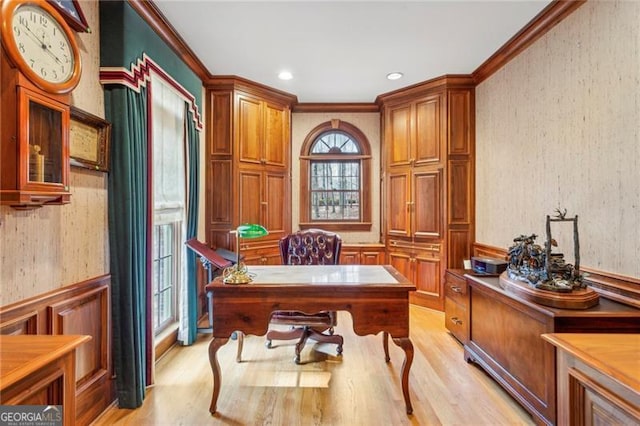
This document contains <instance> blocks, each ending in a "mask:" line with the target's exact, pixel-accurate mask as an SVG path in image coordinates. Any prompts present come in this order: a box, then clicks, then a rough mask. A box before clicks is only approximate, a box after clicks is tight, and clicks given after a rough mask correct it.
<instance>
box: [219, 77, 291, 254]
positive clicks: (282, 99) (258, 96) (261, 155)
mask: <svg viewBox="0 0 640 426" xmlns="http://www.w3.org/2000/svg"><path fill="white" fill-rule="evenodd" d="M206 93H207V95H206V96H207V99H206V103H207V105H206V110H207V122H206V125H207V129H208V132H207V143H206V145H207V158H208V161H207V181H206V200H207V201H206V221H207V225H206V226H207V239H208V244H209V245H210V246H211V247H212V248H214V249H215V248H225V249H229V250H235V237H234V235H232V234H230V232H229V231H231V230H233V229H235V228H236V227H237V226H238V225H240V224H243V223H258V224H260V225H262V226H264V227H265V228H266V229H267V230H268V231H269V235H268V236H266V237H263V238H258V239H251V240H242V241H241V242H240V249H241V252H242V253H243V254H244V256H245V262H246V263H248V264H275V263H279V261H280V260H279V259H280V258H279V254H278V251H277V244H278V240H279V239H280V238H282V237H283V236H285V235H287V234H289V233H290V232H291V211H290V208H288V207H287V206H290V205H291V105H292V103H293V102H294V101H295V97H294V96H292V95H289V94H286V93H283V92H279V91H277V90H274V89H269V88H267V87H265V86H262V85H259V84H257V83H253V82H250V81H248V80H244V79H241V78H236V77H224V78H212V79H211V80H210V81H209V82H208V83H207V85H206Z"/></svg>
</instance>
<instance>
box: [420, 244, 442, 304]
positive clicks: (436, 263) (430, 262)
mask: <svg viewBox="0 0 640 426" xmlns="http://www.w3.org/2000/svg"><path fill="white" fill-rule="evenodd" d="M413 263H414V268H415V279H414V281H413V282H414V284H415V285H416V293H415V294H416V296H417V298H419V300H420V305H421V306H426V307H428V308H432V309H438V310H440V311H441V310H442V309H443V308H444V294H443V291H442V281H441V278H440V275H441V274H440V258H439V257H438V256H434V255H433V254H431V253H429V252H420V253H417V254H416V256H415V257H414V262H413Z"/></svg>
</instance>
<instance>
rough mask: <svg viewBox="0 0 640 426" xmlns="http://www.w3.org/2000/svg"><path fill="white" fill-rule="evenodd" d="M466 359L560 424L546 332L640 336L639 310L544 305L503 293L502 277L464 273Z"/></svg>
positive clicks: (603, 304)
mask: <svg viewBox="0 0 640 426" xmlns="http://www.w3.org/2000/svg"><path fill="white" fill-rule="evenodd" d="M465 280H466V282H467V285H468V288H467V291H468V294H467V297H468V309H469V312H468V315H469V330H468V340H467V341H466V343H465V344H464V354H465V359H466V360H467V361H469V362H475V363H477V364H478V365H480V366H481V367H482V368H483V369H484V370H485V371H486V372H487V373H488V374H489V375H491V376H492V377H493V378H494V379H495V380H496V381H497V382H498V383H499V384H500V385H501V386H502V387H503V388H504V389H505V390H506V391H507V392H509V393H510V394H511V395H512V396H513V397H514V398H515V399H516V400H517V401H518V402H519V403H520V404H521V405H522V406H523V407H524V408H525V409H526V410H527V411H529V412H530V413H531V415H532V416H533V417H534V420H535V421H536V422H537V423H540V424H556V420H557V407H556V394H557V386H556V354H555V348H554V347H553V345H551V344H549V343H548V342H545V341H544V340H543V339H542V337H541V335H542V334H545V333H640V309H637V308H634V307H631V306H626V305H623V304H620V303H617V302H613V301H611V300H607V299H604V298H602V297H601V298H600V303H599V304H598V305H597V306H594V307H592V308H589V309H584V310H568V309H556V308H550V307H546V306H541V305H538V304H535V303H531V302H528V301H526V300H524V299H521V298H518V297H517V296H516V295H513V294H511V293H508V292H506V291H504V290H503V289H502V288H501V287H500V285H499V278H497V277H496V278H487V277H475V276H471V275H468V274H467V275H465Z"/></svg>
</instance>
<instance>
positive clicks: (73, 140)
mask: <svg viewBox="0 0 640 426" xmlns="http://www.w3.org/2000/svg"><path fill="white" fill-rule="evenodd" d="M110 144H111V123H109V122H108V121H105V120H103V119H102V118H100V117H97V116H95V115H93V114H89V113H88V112H85V111H82V110H81V109H79V108H76V107H73V106H72V107H71V124H70V126H69V156H70V157H71V159H70V162H71V165H72V166H76V167H84V168H87V169H91V170H98V171H102V172H108V171H109V148H110Z"/></svg>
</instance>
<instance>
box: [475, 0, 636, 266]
mask: <svg viewBox="0 0 640 426" xmlns="http://www.w3.org/2000/svg"><path fill="white" fill-rule="evenodd" d="M639 23H640V2H635V1H634V2H631V1H627V2H619V1H603V2H600V1H589V2H587V3H586V4H584V5H583V6H581V7H580V8H579V9H578V10H577V11H576V12H574V13H573V14H572V15H570V16H569V17H568V18H567V19H565V20H564V21H563V22H561V23H560V24H559V25H558V26H556V27H555V28H554V29H553V30H551V31H550V32H549V33H547V34H546V35H545V36H544V37H543V38H541V39H539V40H538V41H537V42H536V43H534V44H533V45H532V46H531V47H529V48H528V49H527V50H526V51H525V52H523V53H522V54H520V55H519V56H518V57H517V58H515V59H514V60H512V61H511V62H510V63H508V64H507V65H506V66H505V67H504V68H503V69H501V70H500V71H499V72H497V73H496V74H494V75H493V76H492V77H490V78H489V79H487V80H486V81H485V82H483V83H481V84H480V85H479V86H478V87H477V89H476V121H477V122H476V132H477V134H476V144H477V161H476V165H477V176H476V191H477V194H476V200H477V201H476V219H477V228H476V240H477V241H478V242H480V243H484V244H489V245H493V246H498V247H503V248H506V247H508V246H509V245H510V244H511V243H512V239H513V237H515V236H517V235H519V234H521V233H522V234H524V233H532V232H535V233H536V234H538V235H540V237H538V240H537V241H538V242H539V243H543V242H544V241H545V238H544V235H545V228H544V226H545V216H546V214H549V213H553V211H554V209H556V208H557V207H562V208H566V209H567V210H568V216H573V215H575V214H577V215H578V216H579V231H580V244H581V247H580V254H581V257H582V265H583V266H589V267H592V268H596V269H599V270H603V271H608V272H614V273H618V274H622V275H627V276H632V277H640V189H639V188H638V185H639V183H640V134H639V129H640V50H639V47H640V25H639ZM554 235H555V234H554ZM560 248H561V249H563V250H564V249H566V248H567V247H562V246H561V247H560ZM569 249H571V250H565V253H567V254H571V256H572V255H573V254H572V253H573V250H572V248H571V247H569ZM569 260H571V261H572V257H571V258H569Z"/></svg>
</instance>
